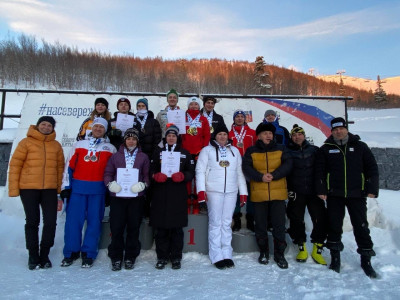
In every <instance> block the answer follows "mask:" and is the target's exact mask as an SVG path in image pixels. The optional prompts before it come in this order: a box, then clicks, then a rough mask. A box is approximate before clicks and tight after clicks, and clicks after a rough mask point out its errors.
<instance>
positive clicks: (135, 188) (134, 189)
mask: <svg viewBox="0 0 400 300" xmlns="http://www.w3.org/2000/svg"><path fill="white" fill-rule="evenodd" d="M145 188H146V184H145V183H144V182H138V183H135V184H134V185H132V186H131V191H132V193H135V194H137V193H140V192H141V191H144V189H145Z"/></svg>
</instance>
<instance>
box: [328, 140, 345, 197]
mask: <svg viewBox="0 0 400 300" xmlns="http://www.w3.org/2000/svg"><path fill="white" fill-rule="evenodd" d="M326 145H331V146H334V147H336V148H338V149H339V150H340V152H342V155H343V164H344V197H345V198H347V162H346V154H347V144H346V145H345V147H344V152H343V150H342V149H341V148H340V147H339V146H338V145H336V144H331V143H326ZM328 179H329V173H328ZM328 190H329V187H328Z"/></svg>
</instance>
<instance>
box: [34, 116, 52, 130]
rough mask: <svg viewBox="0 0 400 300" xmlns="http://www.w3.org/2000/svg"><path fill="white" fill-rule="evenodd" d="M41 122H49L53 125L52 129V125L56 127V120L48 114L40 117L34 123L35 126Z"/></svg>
mask: <svg viewBox="0 0 400 300" xmlns="http://www.w3.org/2000/svg"><path fill="white" fill-rule="evenodd" d="M42 122H49V123H50V124H51V125H52V126H53V129H54V127H56V120H54V118H53V117H50V116H43V117H40V118H39V120H38V121H37V123H36V126H39V124H40V123H42Z"/></svg>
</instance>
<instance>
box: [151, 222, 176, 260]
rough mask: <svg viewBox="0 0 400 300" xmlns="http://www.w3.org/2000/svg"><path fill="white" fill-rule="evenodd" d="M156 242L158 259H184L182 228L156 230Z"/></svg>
mask: <svg viewBox="0 0 400 300" xmlns="http://www.w3.org/2000/svg"><path fill="white" fill-rule="evenodd" d="M155 241H156V253H157V258H158V259H165V260H168V259H171V260H176V259H178V260H181V259H182V250H183V230H182V228H181V227H179V228H170V229H166V228H156V235H155Z"/></svg>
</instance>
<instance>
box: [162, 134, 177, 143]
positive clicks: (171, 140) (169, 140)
mask: <svg viewBox="0 0 400 300" xmlns="http://www.w3.org/2000/svg"><path fill="white" fill-rule="evenodd" d="M165 139H166V141H167V144H168V145H170V146H172V145H173V144H176V142H177V141H178V137H177V136H176V135H175V134H173V133H168V134H167V136H166V137H165Z"/></svg>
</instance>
